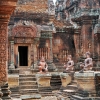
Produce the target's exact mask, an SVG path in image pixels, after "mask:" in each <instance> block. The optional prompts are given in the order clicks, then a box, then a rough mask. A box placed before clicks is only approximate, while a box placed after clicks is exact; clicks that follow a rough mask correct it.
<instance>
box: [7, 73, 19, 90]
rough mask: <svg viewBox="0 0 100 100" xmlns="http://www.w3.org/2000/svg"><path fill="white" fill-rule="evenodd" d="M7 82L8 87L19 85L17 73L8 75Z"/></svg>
mask: <svg viewBox="0 0 100 100" xmlns="http://www.w3.org/2000/svg"><path fill="white" fill-rule="evenodd" d="M8 84H9V87H10V88H12V87H17V86H19V75H8Z"/></svg>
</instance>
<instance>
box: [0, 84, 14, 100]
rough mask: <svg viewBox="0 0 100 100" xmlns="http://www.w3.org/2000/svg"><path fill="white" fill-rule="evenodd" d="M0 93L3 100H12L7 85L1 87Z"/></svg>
mask: <svg viewBox="0 0 100 100" xmlns="http://www.w3.org/2000/svg"><path fill="white" fill-rule="evenodd" d="M1 91H2V93H3V96H2V99H3V100H12V99H11V97H10V94H11V91H10V90H9V87H8V83H6V84H5V85H4V86H1Z"/></svg>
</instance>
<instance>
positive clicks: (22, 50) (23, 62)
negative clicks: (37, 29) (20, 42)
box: [18, 46, 28, 66]
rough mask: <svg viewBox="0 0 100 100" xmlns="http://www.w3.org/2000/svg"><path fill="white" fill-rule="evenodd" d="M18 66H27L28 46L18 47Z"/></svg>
mask: <svg viewBox="0 0 100 100" xmlns="http://www.w3.org/2000/svg"><path fill="white" fill-rule="evenodd" d="M18 52H19V66H28V46H18Z"/></svg>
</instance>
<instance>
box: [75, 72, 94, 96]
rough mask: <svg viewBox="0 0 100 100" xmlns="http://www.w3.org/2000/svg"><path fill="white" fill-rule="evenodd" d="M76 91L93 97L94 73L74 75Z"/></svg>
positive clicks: (77, 73)
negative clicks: (76, 85)
mask: <svg viewBox="0 0 100 100" xmlns="http://www.w3.org/2000/svg"><path fill="white" fill-rule="evenodd" d="M75 79H76V80H77V84H78V89H79V90H82V91H85V92H87V93H89V96H95V95H96V90H95V73H94V71H87V72H84V73H79V72H76V73H75Z"/></svg>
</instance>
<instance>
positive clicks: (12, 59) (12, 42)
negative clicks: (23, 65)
mask: <svg viewBox="0 0 100 100" xmlns="http://www.w3.org/2000/svg"><path fill="white" fill-rule="evenodd" d="M10 46H11V63H10V66H9V69H15V66H14V41H10Z"/></svg>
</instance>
